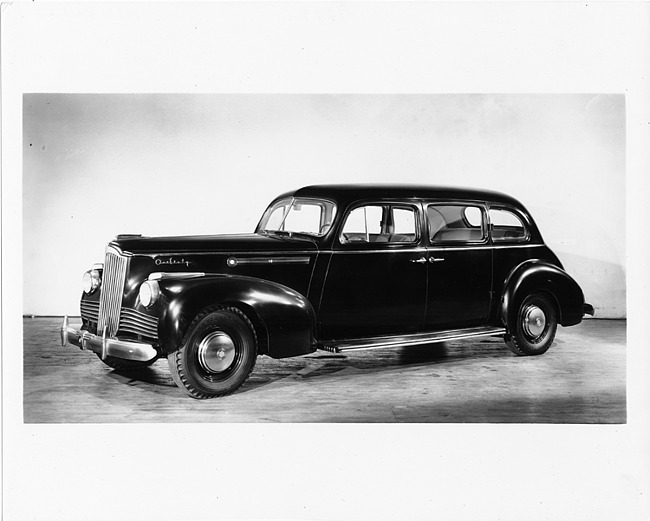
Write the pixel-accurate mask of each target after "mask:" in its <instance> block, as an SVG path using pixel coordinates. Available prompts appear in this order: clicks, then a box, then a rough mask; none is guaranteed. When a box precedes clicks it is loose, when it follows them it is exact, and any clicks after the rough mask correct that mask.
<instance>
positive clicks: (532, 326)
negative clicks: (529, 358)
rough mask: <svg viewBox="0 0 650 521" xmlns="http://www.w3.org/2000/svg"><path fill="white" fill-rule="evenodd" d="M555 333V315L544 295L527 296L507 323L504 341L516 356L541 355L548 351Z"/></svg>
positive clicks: (551, 305)
mask: <svg viewBox="0 0 650 521" xmlns="http://www.w3.org/2000/svg"><path fill="white" fill-rule="evenodd" d="M556 331H557V313H556V311H555V307H553V304H552V303H551V301H550V300H549V298H548V297H547V296H546V295H543V294H541V293H534V294H532V295H529V296H527V297H526V298H525V299H524V300H523V302H522V303H521V305H520V306H519V309H518V311H517V314H516V315H515V316H514V317H512V318H511V319H510V321H509V323H508V334H507V335H506V337H505V341H506V344H507V346H508V347H509V348H510V350H511V351H512V352H513V353H514V354H516V355H541V354H543V353H545V352H546V351H548V348H549V347H551V344H552V343H553V340H554V339H555V332H556Z"/></svg>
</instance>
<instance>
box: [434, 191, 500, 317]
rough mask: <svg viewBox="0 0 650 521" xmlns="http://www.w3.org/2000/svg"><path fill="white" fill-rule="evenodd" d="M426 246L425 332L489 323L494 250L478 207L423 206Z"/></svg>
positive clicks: (477, 204)
mask: <svg viewBox="0 0 650 521" xmlns="http://www.w3.org/2000/svg"><path fill="white" fill-rule="evenodd" d="M425 210H426V218H427V229H428V230H427V235H428V237H427V245H428V250H429V251H428V263H427V265H428V271H429V273H428V297H427V310H426V317H425V326H426V328H427V329H453V328H461V327H471V326H482V325H485V324H486V323H487V319H488V315H489V312H490V303H491V291H492V247H491V245H490V244H489V242H488V234H487V226H486V217H485V207H484V205H482V204H480V203H470V202H467V203H464V202H458V203H430V204H426V205H425Z"/></svg>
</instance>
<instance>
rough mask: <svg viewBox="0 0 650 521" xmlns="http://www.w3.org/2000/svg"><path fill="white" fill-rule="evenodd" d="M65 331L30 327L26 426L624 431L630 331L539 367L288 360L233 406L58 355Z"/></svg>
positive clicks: (439, 351)
mask: <svg viewBox="0 0 650 521" xmlns="http://www.w3.org/2000/svg"><path fill="white" fill-rule="evenodd" d="M59 324H60V319H56V318H34V319H30V318H26V319H24V402H23V412H24V421H25V422H26V423H61V422H64V423H85V422H91V423H102V422H111V423H119V422H193V423H197V422H209V423H212V422H215V423H216V422H368V423H370V422H390V423H393V422H456V423H467V422H472V423H473V422H480V423H485V422H492V423H512V422H516V423H624V422H625V421H626V380H625V378H626V376H625V375H626V372H625V348H626V324H625V322H624V321H611V320H586V321H585V322H583V323H582V324H581V325H579V326H575V327H571V328H559V329H558V335H557V338H556V342H555V344H554V345H553V347H551V349H550V350H549V351H548V352H547V353H546V354H545V355H542V356H537V357H517V356H514V355H513V354H512V353H511V352H510V351H509V350H508V348H507V347H506V346H505V344H504V343H503V341H502V340H501V339H499V338H483V339H472V340H464V341H458V342H448V343H442V344H432V345H426V346H416V347H409V348H402V349H394V350H381V349H380V350H372V351H359V352H355V353H352V354H346V355H343V354H329V353H325V352H320V351H319V352H316V353H314V354H311V355H308V356H304V357H300V358H291V359H286V360H273V359H270V358H268V357H259V358H258V361H257V365H256V367H255V370H254V371H253V374H252V376H251V378H250V379H249V380H248V382H247V383H246V384H244V386H243V387H242V388H241V389H240V390H239V391H238V392H237V393H235V394H233V395H231V396H228V397H225V398H217V399H213V400H203V401H198V400H193V399H192V398H189V397H187V396H186V395H185V394H184V393H183V392H181V390H180V389H178V388H177V387H176V386H175V385H174V383H173V381H172V379H171V376H170V374H169V370H168V368H167V361H166V360H159V361H157V362H156V363H155V364H153V365H152V366H151V367H150V368H146V369H141V370H139V371H136V372H127V371H115V370H113V369H111V368H109V367H108V366H106V365H104V364H103V362H101V361H100V360H99V358H97V357H96V356H95V355H94V354H93V353H90V352H88V351H80V350H79V349H78V348H76V347H74V346H67V347H65V348H63V347H61V346H60V344H59V333H58V327H59Z"/></svg>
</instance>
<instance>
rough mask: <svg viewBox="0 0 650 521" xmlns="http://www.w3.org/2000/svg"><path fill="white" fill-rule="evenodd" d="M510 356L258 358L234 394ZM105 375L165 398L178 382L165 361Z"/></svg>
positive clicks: (493, 347)
mask: <svg viewBox="0 0 650 521" xmlns="http://www.w3.org/2000/svg"><path fill="white" fill-rule="evenodd" d="M512 356H514V355H513V354H512V353H511V352H510V351H509V350H508V348H507V347H506V346H505V344H504V343H503V340H502V339H500V338H486V339H482V340H474V341H469V342H468V341H462V342H439V343H434V344H422V345H416V346H409V347H402V348H393V349H375V350H365V351H364V350H362V351H350V352H347V353H326V352H321V351H317V352H315V353H313V354H310V355H306V356H303V357H295V358H286V359H282V360H276V359H272V358H269V357H266V356H261V357H259V358H258V360H257V364H256V367H255V368H254V370H253V372H252V374H251V376H250V378H249V379H248V380H247V381H246V382H245V383H244V385H243V386H242V387H241V388H240V389H239V390H237V391H236V393H237V394H243V393H247V392H250V391H254V390H258V389H260V388H261V387H265V386H268V385H273V384H277V385H294V384H295V383H296V382H300V381H307V380H309V381H310V382H312V383H313V382H315V381H317V380H318V379H320V378H330V377H333V378H335V377H336V374H337V373H342V372H344V374H351V373H357V374H361V373H363V374H374V373H376V374H378V373H383V372H387V371H394V370H400V369H404V368H408V367H423V366H425V367H426V366H431V367H435V366H437V365H439V364H453V363H460V362H463V363H465V362H468V361H471V360H481V359H483V360H485V359H494V358H501V357H504V358H506V357H512ZM108 375H109V377H110V378H112V379H114V380H116V381H118V382H120V383H123V384H125V385H132V386H139V387H141V388H143V389H146V388H149V389H151V390H152V391H153V392H156V393H161V392H162V393H163V394H167V392H168V390H175V388H176V384H175V383H174V381H173V380H172V377H171V374H170V373H169V369H168V367H167V363H166V361H165V360H164V359H162V360H158V361H157V362H155V363H154V364H153V365H151V366H148V367H142V368H133V369H119V370H118V369H114V370H110V372H109V374H108Z"/></svg>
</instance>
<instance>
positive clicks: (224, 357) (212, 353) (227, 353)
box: [198, 331, 235, 373]
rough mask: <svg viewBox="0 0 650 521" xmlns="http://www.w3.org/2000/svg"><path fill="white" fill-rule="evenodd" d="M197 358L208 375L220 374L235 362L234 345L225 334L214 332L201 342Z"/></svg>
mask: <svg viewBox="0 0 650 521" xmlns="http://www.w3.org/2000/svg"><path fill="white" fill-rule="evenodd" d="M198 357H199V363H200V364H201V367H203V369H205V370H206V371H208V372H209V373H221V372H222V371H225V370H226V369H228V368H229V367H230V366H231V365H232V363H233V361H234V360H235V343H234V342H233V340H232V338H230V335H228V334H227V333H224V332H223V331H215V332H213V333H210V334H209V335H207V336H206V337H205V338H204V339H203V340H201V343H200V344H199V350H198Z"/></svg>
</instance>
